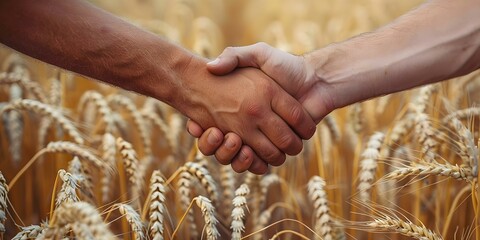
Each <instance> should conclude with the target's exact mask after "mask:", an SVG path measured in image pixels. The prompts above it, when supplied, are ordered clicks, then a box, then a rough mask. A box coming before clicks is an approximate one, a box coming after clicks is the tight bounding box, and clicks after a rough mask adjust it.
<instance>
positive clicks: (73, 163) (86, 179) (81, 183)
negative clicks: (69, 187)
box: [68, 156, 95, 203]
mask: <svg viewBox="0 0 480 240" xmlns="http://www.w3.org/2000/svg"><path fill="white" fill-rule="evenodd" d="M85 165H86V163H85V162H84V163H82V162H80V159H79V158H78V157H76V156H75V157H73V159H72V160H70V162H69V163H68V172H69V173H70V174H71V175H73V176H75V177H74V178H75V180H76V183H77V184H78V185H77V186H76V187H78V189H79V190H80V193H81V194H82V195H83V199H84V201H85V199H87V200H88V202H89V203H94V202H95V195H94V193H93V181H92V176H91V174H90V171H89V169H88V166H85Z"/></svg>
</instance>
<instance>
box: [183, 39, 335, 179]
mask: <svg viewBox="0 0 480 240" xmlns="http://www.w3.org/2000/svg"><path fill="white" fill-rule="evenodd" d="M309 62H310V61H308V56H295V55H291V54H289V53H286V52H282V51H280V50H277V49H275V48H272V47H270V46H269V45H267V44H265V43H257V44H254V45H251V46H246V47H230V48H227V49H225V51H224V52H223V53H222V54H221V55H220V56H219V57H218V58H217V59H216V60H214V61H212V62H210V63H209V64H208V65H207V66H208V70H209V71H210V72H212V73H214V74H217V75H224V74H227V73H229V72H231V71H232V70H234V69H235V68H237V67H256V68H259V69H261V70H262V71H263V72H265V73H266V74H267V75H269V76H270V77H271V78H273V79H274V80H275V81H276V82H277V83H278V84H280V86H281V87H282V88H283V89H285V90H286V91H287V92H288V93H289V94H291V95H292V96H294V97H295V98H296V99H298V100H299V101H300V102H301V103H302V104H303V106H304V108H305V109H306V110H307V111H308V112H309V114H310V115H311V116H312V117H313V119H314V120H315V122H316V123H318V122H319V121H320V120H321V119H322V118H323V117H324V116H325V115H327V114H328V113H329V112H330V111H332V110H333V109H334V106H333V102H332V98H331V95H330V94H331V93H330V92H329V91H327V89H329V87H328V86H327V85H326V84H324V83H323V82H322V81H321V80H319V79H317V78H316V77H315V73H314V70H313V69H314V67H313V65H309ZM187 129H188V130H189V132H190V134H191V135H192V136H194V137H197V138H199V144H198V145H199V148H200V150H201V151H202V152H203V153H204V154H207V155H210V154H213V153H215V156H216V157H217V159H218V160H219V161H220V162H221V163H224V164H228V163H230V162H231V164H232V168H233V169H235V170H237V169H245V168H246V166H248V164H250V163H249V162H248V161H240V160H239V159H240V158H239V156H238V155H237V152H238V151H239V150H240V147H241V150H240V153H242V154H243V152H248V151H251V150H250V148H249V147H248V146H245V145H244V146H241V145H242V141H241V139H240V138H239V137H238V136H236V135H235V134H233V133H227V135H225V138H223V134H222V132H221V131H220V130H218V129H215V128H210V129H208V130H207V131H206V132H205V134H203V133H204V132H203V129H202V128H201V127H200V126H199V125H197V124H196V123H195V122H194V121H188V123H187ZM210 135H214V136H216V137H217V138H219V139H220V140H219V141H218V142H217V144H211V143H209V142H208V141H207V136H210ZM229 146H235V147H229Z"/></svg>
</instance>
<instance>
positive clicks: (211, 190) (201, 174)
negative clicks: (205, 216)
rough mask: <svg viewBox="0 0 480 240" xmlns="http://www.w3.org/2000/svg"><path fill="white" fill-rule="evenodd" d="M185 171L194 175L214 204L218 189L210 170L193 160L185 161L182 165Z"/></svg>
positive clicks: (216, 200)
mask: <svg viewBox="0 0 480 240" xmlns="http://www.w3.org/2000/svg"><path fill="white" fill-rule="evenodd" d="M184 169H185V171H188V172H189V173H190V174H192V176H195V177H196V178H197V179H198V181H199V182H200V183H201V184H202V186H203V187H204V188H205V190H206V191H207V193H208V195H209V196H210V199H211V201H212V202H213V203H214V204H215V203H217V202H218V190H217V185H216V183H215V180H214V179H213V177H212V175H211V174H210V172H209V171H208V170H207V169H206V168H205V167H203V166H202V165H200V164H198V163H195V162H187V163H185V165H184Z"/></svg>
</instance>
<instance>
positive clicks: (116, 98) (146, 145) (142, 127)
mask: <svg viewBox="0 0 480 240" xmlns="http://www.w3.org/2000/svg"><path fill="white" fill-rule="evenodd" d="M107 101H108V102H109V103H110V104H111V105H117V106H121V107H123V108H125V109H126V110H127V112H128V114H130V116H132V118H133V122H134V124H135V126H136V127H137V129H138V131H139V134H140V138H141V141H142V144H143V153H144V155H145V156H147V157H150V156H151V155H152V142H151V139H150V134H149V133H148V131H147V128H146V123H145V119H144V118H143V116H142V114H141V113H140V111H138V109H137V106H135V104H134V103H133V102H132V100H131V99H130V98H127V97H125V96H122V95H118V94H114V95H110V96H108V97H107Z"/></svg>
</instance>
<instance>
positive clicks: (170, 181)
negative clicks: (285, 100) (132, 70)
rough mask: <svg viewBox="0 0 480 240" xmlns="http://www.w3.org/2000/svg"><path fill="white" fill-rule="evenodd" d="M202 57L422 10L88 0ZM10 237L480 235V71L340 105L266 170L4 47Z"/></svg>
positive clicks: (104, 89) (210, 0) (172, 114)
mask: <svg viewBox="0 0 480 240" xmlns="http://www.w3.org/2000/svg"><path fill="white" fill-rule="evenodd" d="M92 2H93V3H94V4H96V5H98V6H99V7H101V8H104V9H106V10H108V11H110V12H112V13H114V14H116V15H118V16H120V17H122V18H124V19H125V20H127V21H130V22H132V23H133V24H135V25H137V26H139V27H142V28H145V29H147V30H149V31H152V32H154V33H156V34H159V35H161V36H163V37H165V38H167V39H169V40H171V41H173V42H177V43H179V44H181V45H182V46H185V47H186V48H188V49H190V50H192V51H193V52H196V53H197V54H200V55H203V56H205V57H209V58H213V57H215V56H216V55H218V54H219V53H221V52H222V50H223V49H224V48H225V47H227V46H237V45H246V44H252V43H255V42H258V41H264V42H267V43H269V44H271V45H272V46H274V47H277V48H280V49H282V50H285V51H289V52H292V53H295V54H301V53H304V52H308V51H311V50H314V49H316V48H320V47H322V46H325V45H327V44H329V43H332V42H335V41H341V40H345V39H347V38H349V37H351V36H354V35H356V34H359V33H363V32H366V31H371V30H374V29H375V28H377V27H380V26H382V25H383V24H386V23H388V22H389V21H391V20H393V19H394V18H396V17H398V16H400V15H401V14H403V13H405V12H407V11H408V10H410V9H412V8H414V7H415V6H418V5H419V4H420V3H421V1H417V0H408V1H393V0H382V1H380V0H337V1H326V0H302V1H298V0H297V1H294V0H264V1H254V0H231V1H222V0H183V1H175V0H135V1H132V0H128V1H127V0H119V1H107V0H94V1H92ZM0 64H1V65H0V68H1V69H0V116H1V121H0V132H1V135H0V239H65V238H66V239H155V240H158V239H324V240H333V239H422V240H426V239H465V240H467V239H468V240H471V239H476V240H480V229H479V223H480V220H479V219H478V216H480V199H479V197H480V195H477V194H480V190H479V189H478V181H477V179H478V158H479V157H480V126H479V115H480V107H478V103H479V102H480V94H479V92H480V72H479V71H477V72H474V73H471V74H470V75H467V76H464V77H460V78H456V79H452V80H449V81H446V82H443V83H439V84H435V85H430V86H425V87H421V88H417V89H413V90H409V91H405V92H401V93H396V94H392V95H387V96H384V97H381V98H377V99H372V100H369V101H365V102H362V103H357V104H354V105H351V106H349V107H346V108H342V109H338V110H336V111H334V112H332V113H331V114H330V115H328V116H327V117H326V118H325V119H324V120H322V122H320V124H318V126H317V132H316V134H315V135H314V137H312V139H310V140H309V141H305V142H304V150H303V151H302V153H301V154H299V155H298V156H293V157H288V159H287V161H286V163H285V164H284V165H283V166H280V167H275V168H271V169H270V170H269V172H268V173H267V174H266V175H263V176H256V175H253V174H249V173H242V174H237V173H235V172H234V171H233V170H232V169H231V168H230V167H229V166H222V165H220V164H218V163H217V162H216V160H215V159H214V158H211V157H206V156H203V155H201V154H200V153H199V152H198V150H197V147H196V143H195V139H193V138H192V137H190V136H189V135H188V133H187V132H186V130H185V122H186V119H185V117H184V116H182V115H181V114H179V113H178V112H177V111H176V110H174V109H173V108H171V107H169V106H167V105H165V104H163V103H161V102H159V101H157V100H155V99H151V98H147V97H145V96H141V95H138V94H135V93H132V92H127V91H124V90H121V89H118V88H114V87H111V86H108V85H105V84H102V83H99V82H97V81H94V80H90V79H86V78H84V77H82V76H79V75H76V74H74V73H71V72H68V71H65V70H62V69H58V68H56V67H54V66H50V65H47V64H45V63H42V62H39V61H37V60H35V59H32V58H29V57H27V56H24V55H22V54H19V53H16V52H15V51H13V50H11V49H9V48H7V47H5V46H3V45H0Z"/></svg>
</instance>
